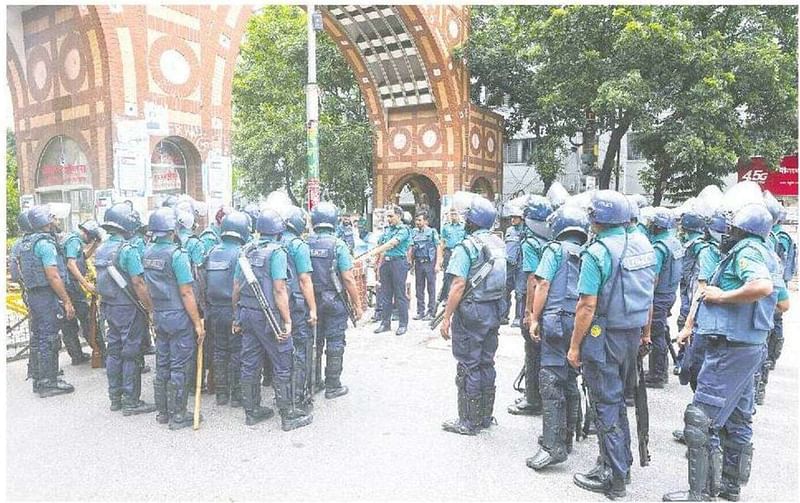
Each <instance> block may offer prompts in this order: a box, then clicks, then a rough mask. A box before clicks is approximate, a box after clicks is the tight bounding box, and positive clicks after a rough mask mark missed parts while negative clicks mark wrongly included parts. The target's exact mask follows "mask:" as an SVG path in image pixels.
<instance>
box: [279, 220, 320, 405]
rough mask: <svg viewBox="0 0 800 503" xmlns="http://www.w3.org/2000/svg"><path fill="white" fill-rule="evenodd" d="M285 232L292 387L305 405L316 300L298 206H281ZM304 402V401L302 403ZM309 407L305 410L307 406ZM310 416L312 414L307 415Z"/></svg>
mask: <svg viewBox="0 0 800 503" xmlns="http://www.w3.org/2000/svg"><path fill="white" fill-rule="evenodd" d="M281 216H282V217H283V221H284V224H285V226H286V231H285V232H284V233H283V236H282V242H283V246H284V247H285V248H286V251H287V259H288V262H287V265H288V267H289V278H288V286H289V311H290V313H291V316H292V344H293V348H294V358H293V361H292V390H293V392H294V403H295V404H296V405H298V406H302V407H308V406H310V405H311V403H310V401H307V402H306V401H305V400H304V399H305V398H307V397H306V396H305V393H304V392H303V390H304V389H305V386H306V377H308V376H306V369H307V368H308V362H309V358H311V347H312V346H313V344H312V337H313V327H314V325H316V324H317V302H316V298H315V296H314V284H313V283H312V279H311V274H312V271H313V267H312V265H311V252H310V249H309V247H308V243H306V241H305V240H304V239H303V237H302V236H303V234H304V233H305V232H306V227H307V226H308V219H307V217H306V212H305V211H303V210H302V209H301V208H298V207H297V206H289V207H287V208H285V209H283V212H282V215H281ZM304 402H305V403H304ZM306 410H308V409H306ZM309 417H311V416H309Z"/></svg>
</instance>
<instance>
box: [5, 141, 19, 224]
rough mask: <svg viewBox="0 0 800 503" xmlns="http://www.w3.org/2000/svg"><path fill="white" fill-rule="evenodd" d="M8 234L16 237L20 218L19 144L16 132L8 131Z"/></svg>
mask: <svg viewBox="0 0 800 503" xmlns="http://www.w3.org/2000/svg"><path fill="white" fill-rule="evenodd" d="M6 205H7V206H6V232H7V234H8V236H16V235H17V234H18V233H19V229H18V228H17V217H18V216H19V175H18V173H17V143H16V138H15V137H14V132H13V131H11V130H10V129H8V130H6Z"/></svg>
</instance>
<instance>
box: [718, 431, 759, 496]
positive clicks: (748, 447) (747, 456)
mask: <svg viewBox="0 0 800 503" xmlns="http://www.w3.org/2000/svg"><path fill="white" fill-rule="evenodd" d="M722 445H723V449H724V451H723V454H722V455H721V458H722V459H723V460H724V464H722V477H721V478H722V480H721V483H720V488H719V497H720V498H722V499H725V500H728V501H739V497H740V492H741V486H743V485H746V484H747V482H748V480H750V466H751V463H752V461H753V444H750V443H748V444H745V445H737V444H735V443H733V442H731V441H728V440H727V439H726V440H723V442H722Z"/></svg>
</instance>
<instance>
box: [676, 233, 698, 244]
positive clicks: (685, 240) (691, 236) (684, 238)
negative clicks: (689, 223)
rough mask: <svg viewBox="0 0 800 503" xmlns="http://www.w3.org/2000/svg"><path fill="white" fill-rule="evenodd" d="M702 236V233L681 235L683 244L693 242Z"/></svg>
mask: <svg viewBox="0 0 800 503" xmlns="http://www.w3.org/2000/svg"><path fill="white" fill-rule="evenodd" d="M702 236H703V234H702V233H700V232H695V231H689V232H684V233H681V243H683V244H686V243H688V242H689V241H692V240H694V239H697V238H699V237H702Z"/></svg>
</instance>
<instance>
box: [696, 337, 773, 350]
mask: <svg viewBox="0 0 800 503" xmlns="http://www.w3.org/2000/svg"><path fill="white" fill-rule="evenodd" d="M705 337H706V339H707V340H708V342H709V343H710V344H714V345H718V346H727V347H730V348H743V347H749V346H760V345H761V344H750V343H748V342H740V341H731V340H729V339H728V338H727V337H725V336H724V335H706V336H705Z"/></svg>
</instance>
